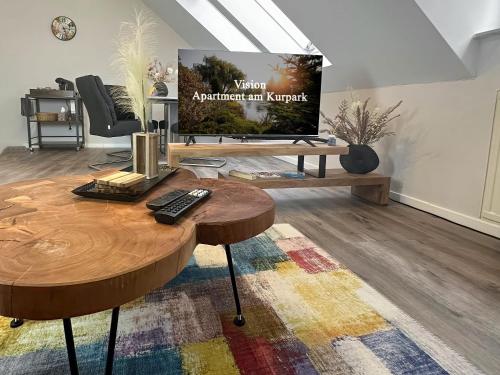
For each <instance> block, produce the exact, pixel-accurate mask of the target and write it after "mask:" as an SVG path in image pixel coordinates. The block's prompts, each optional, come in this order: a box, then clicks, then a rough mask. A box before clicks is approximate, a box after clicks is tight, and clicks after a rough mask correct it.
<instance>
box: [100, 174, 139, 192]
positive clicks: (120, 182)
mask: <svg viewBox="0 0 500 375" xmlns="http://www.w3.org/2000/svg"><path fill="white" fill-rule="evenodd" d="M145 179H146V176H145V175H143V174H140V173H132V172H115V173H112V174H110V175H107V176H104V177H99V178H96V179H94V183H95V187H96V189H97V191H98V192H100V193H107V194H136V193H137V191H138V189H139V188H140V187H141V186H142V182H143V181H144V180H145Z"/></svg>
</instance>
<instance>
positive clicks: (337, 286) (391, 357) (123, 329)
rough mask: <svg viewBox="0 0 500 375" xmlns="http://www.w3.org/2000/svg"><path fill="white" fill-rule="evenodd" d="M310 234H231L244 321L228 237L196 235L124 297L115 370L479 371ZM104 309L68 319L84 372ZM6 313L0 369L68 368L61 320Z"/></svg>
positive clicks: (97, 358)
mask: <svg viewBox="0 0 500 375" xmlns="http://www.w3.org/2000/svg"><path fill="white" fill-rule="evenodd" d="M113 218H114V217H113ZM110 220H112V218H110ZM119 224H120V223H118V225H119ZM151 226H152V227H157V226H156V225H151ZM166 229H168V228H166ZM103 238H106V237H103ZM313 240H314V239H310V238H308V237H306V236H304V234H302V233H300V232H299V231H298V230H297V229H295V228H294V227H292V226H291V225H289V224H275V225H273V226H272V227H271V228H270V229H268V230H267V231H266V232H264V233H263V234H262V235H260V236H257V237H254V238H252V239H249V240H246V241H244V242H240V243H236V244H234V245H231V252H232V254H233V259H234V267H235V269H236V274H237V277H236V281H237V283H241V284H239V285H245V286H246V287H245V288H244V289H243V288H242V291H243V295H242V296H241V297H240V298H241V302H242V306H243V309H244V312H245V319H246V321H247V325H246V327H247V328H244V329H241V328H238V327H235V326H234V324H233V321H232V319H233V309H234V302H233V295H232V291H231V289H230V288H228V287H226V286H225V285H227V270H226V267H227V260H226V255H225V253H224V248H223V247H222V246H209V245H199V246H198V247H197V248H196V249H195V250H194V253H193V256H192V258H191V260H190V261H189V263H188V266H187V267H186V268H185V269H184V271H183V272H181V273H180V274H179V275H178V276H177V277H176V278H175V279H173V280H172V281H170V282H169V283H167V284H166V285H164V286H162V287H160V288H158V289H155V290H154V291H152V292H151V293H149V294H147V295H146V296H145V297H141V298H138V299H137V300H135V301H134V302H132V303H127V304H126V305H123V306H122V307H121V312H120V314H123V316H126V319H122V320H121V321H120V323H119V330H120V331H119V341H118V343H117V348H116V360H117V361H118V362H119V367H118V366H117V367H118V368H117V370H118V371H117V373H118V372H120V373H136V374H182V375H185V374H200V373H204V374H332V373H335V374H455V375H466V374H467V375H473V374H474V375H479V374H481V372H480V371H479V370H477V368H475V367H474V366H473V365H472V364H471V363H470V362H469V361H468V360H466V359H465V358H464V357H463V356H461V355H460V354H457V352H456V351H455V350H453V349H452V348H450V347H449V346H448V345H447V344H445V343H443V342H442V340H441V339H439V338H438V337H437V336H436V335H435V333H436V332H432V331H429V330H428V329H426V328H424V327H423V325H422V324H421V322H419V321H417V320H415V319H414V318H412V317H411V316H410V315H408V314H407V313H406V312H405V311H403V310H402V309H400V308H399V307H398V306H397V305H395V304H394V303H393V302H391V301H390V300H389V299H388V298H386V297H385V296H384V295H383V294H381V293H380V292H378V291H377V290H375V289H374V288H373V287H372V286H371V285H369V284H368V283H367V282H365V281H364V280H363V279H362V278H360V277H359V276H357V275H356V274H355V273H354V272H352V271H351V270H350V269H348V268H347V267H346V266H345V265H343V264H341V263H340V262H339V261H338V260H337V259H335V258H333V257H332V256H331V255H330V254H329V253H328V252H327V251H326V250H324V249H322V248H320V247H319V246H318V245H317V244H316V243H314V242H313ZM152 242H153V241H152ZM124 246H125V245H124ZM146 313H147V315H146ZM109 316H110V312H109V311H102V312H99V313H96V314H92V315H89V316H84V317H78V318H73V319H72V320H73V324H74V327H78V332H81V333H79V334H80V335H81V336H79V339H77V340H75V345H77V348H76V351H77V352H78V353H79V354H80V353H83V355H85V361H82V362H80V363H79V365H80V366H81V367H80V371H81V373H86V374H87V373H97V371H96V369H102V368H104V366H105V361H106V357H105V355H102V353H105V352H106V348H107V345H108V343H107V342H108V340H107V339H106V338H105V337H104V335H105V334H104V333H103V332H105V330H106V328H104V327H105V325H106V324H108V321H109V319H110V318H109ZM0 322H1V323H2V324H1V325H0V335H1V337H3V340H4V342H6V343H9V347H8V348H9V351H8V352H7V350H6V349H4V351H3V352H2V353H1V354H0V373H3V374H8V373H12V369H16V372H18V373H23V374H32V373H40V366H41V365H40V364H41V363H43V366H44V367H43V369H44V371H45V373H47V374H55V373H61V372H63V370H61V369H63V368H64V367H63V366H64V365H65V361H66V357H65V356H66V353H65V352H64V350H63V349H62V348H61V323H60V322H59V321H57V320H52V321H30V322H29V327H26V328H29V329H22V330H20V331H19V330H13V329H11V328H9V326H8V322H9V318H4V317H1V318H0ZM192 327H196V329H193V328H192ZM26 342H27V343H29V345H27V344H24V343H26ZM23 344H24V345H23ZM166 345H168V346H166ZM54 348H57V349H54ZM93 353H101V354H100V355H93ZM91 354H92V355H91ZM28 358H29V360H27V359H28ZM256 358H258V359H259V360H255V359H256Z"/></svg>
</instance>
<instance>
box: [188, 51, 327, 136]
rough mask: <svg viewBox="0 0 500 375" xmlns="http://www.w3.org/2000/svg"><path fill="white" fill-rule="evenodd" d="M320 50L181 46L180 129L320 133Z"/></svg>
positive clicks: (211, 132)
mask: <svg viewBox="0 0 500 375" xmlns="http://www.w3.org/2000/svg"><path fill="white" fill-rule="evenodd" d="M322 61H323V57H322V56H317V55H294V54H273V53H254V52H225V51H202V50H187V49H180V50H179V134H181V135H242V136H244V135H262V136H265V135H266V134H267V135H274V136H276V135H278V136H281V135H282V136H287V135H289V136H291V135H294V136H297V135H298V136H307V135H311V136H317V135H318V126H319V105H320V97H321V66H322Z"/></svg>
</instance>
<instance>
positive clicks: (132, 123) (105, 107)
mask: <svg viewBox="0 0 500 375" xmlns="http://www.w3.org/2000/svg"><path fill="white" fill-rule="evenodd" d="M75 82H76V87H77V88H78V92H79V93H80V96H81V98H82V100H83V104H85V107H86V108H87V112H88V115H89V120H90V126H89V133H90V134H92V135H97V136H100V137H106V138H114V137H123V136H126V135H128V136H130V137H131V139H132V134H133V133H136V132H140V131H141V122H140V121H139V120H137V119H135V116H134V114H133V113H124V112H123V111H122V110H121V109H120V108H119V107H118V106H117V105H116V103H115V102H114V101H113V98H112V96H111V91H112V89H113V86H111V85H106V86H105V85H104V84H103V83H102V80H101V78H99V77H98V76H93V75H86V76H83V77H79V78H77V79H76V80H75ZM124 153H126V154H124ZM106 155H108V156H113V157H116V158H118V159H117V160H113V161H106V162H99V163H94V164H90V165H89V167H90V168H92V169H96V170H101V168H100V167H101V166H103V165H109V164H117V163H124V162H127V161H131V160H132V152H131V151H128V150H123V151H115V152H110V153H108V154H106Z"/></svg>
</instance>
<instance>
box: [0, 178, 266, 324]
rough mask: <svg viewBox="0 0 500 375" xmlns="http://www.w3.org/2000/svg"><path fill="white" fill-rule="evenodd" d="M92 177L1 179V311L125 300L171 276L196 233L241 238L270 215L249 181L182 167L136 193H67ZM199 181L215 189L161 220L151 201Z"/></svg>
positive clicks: (198, 237) (22, 312) (34, 313)
mask: <svg viewBox="0 0 500 375" xmlns="http://www.w3.org/2000/svg"><path fill="white" fill-rule="evenodd" d="M93 177H94V176H91V175H87V176H65V177H57V178H49V179H43V180H33V181H24V182H17V183H12V184H8V185H3V186H0V257H1V262H0V315H4V316H10V317H20V318H28V319H60V318H70V317H74V316H80V315H86V314H91V313H94V312H98V311H103V310H106V309H110V308H114V307H117V306H120V305H122V304H124V303H126V302H129V301H131V300H133V299H135V298H137V297H140V296H142V295H144V294H146V293H148V292H149V291H151V290H152V289H155V288H158V287H161V286H163V285H164V284H165V283H166V282H168V281H169V280H171V279H173V278H174V277H175V276H176V275H177V274H179V273H180V272H181V271H182V270H183V268H184V266H185V265H186V264H187V262H188V260H189V258H190V257H191V255H192V253H193V250H194V248H195V247H196V245H197V244H198V243H204V244H210V245H218V244H231V243H235V242H239V241H243V240H246V239H248V238H251V237H253V236H255V235H257V234H259V233H261V232H263V231H264V230H266V229H267V228H269V227H270V226H271V225H272V224H273V222H274V215H275V212H274V210H275V206H274V202H273V200H272V199H271V197H270V196H269V195H268V194H267V193H265V192H264V191H262V190H261V189H259V188H257V187H254V186H250V185H247V184H241V183H236V182H230V181H220V180H209V179H202V180H198V179H196V178H195V176H194V174H192V173H191V172H189V171H186V170H179V171H177V173H176V174H175V175H174V176H171V177H169V178H167V179H166V180H165V182H163V183H161V184H159V185H158V187H156V188H155V189H154V190H153V191H152V192H151V193H150V194H148V195H147V196H146V197H144V198H142V199H141V200H139V201H137V202H133V203H128V202H115V201H106V200H95V199H87V198H82V197H79V196H76V195H74V194H72V193H71V190H72V189H73V188H75V187H76V186H79V185H82V184H84V183H86V182H88V181H90V180H92V178H93ZM196 187H206V188H209V189H211V190H212V191H213V192H212V195H211V197H210V198H209V199H208V200H206V201H204V203H202V204H200V205H199V206H196V207H195V208H193V209H192V210H191V211H190V212H188V213H187V215H185V217H184V218H182V219H181V220H180V221H178V222H177V224H175V225H163V224H159V223H157V222H156V221H155V219H154V216H153V215H152V214H151V211H149V210H148V209H147V208H146V201H148V200H151V199H154V198H156V197H158V196H160V195H163V194H165V193H167V192H169V191H171V190H176V189H184V190H190V189H194V188H196Z"/></svg>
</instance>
